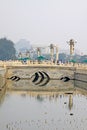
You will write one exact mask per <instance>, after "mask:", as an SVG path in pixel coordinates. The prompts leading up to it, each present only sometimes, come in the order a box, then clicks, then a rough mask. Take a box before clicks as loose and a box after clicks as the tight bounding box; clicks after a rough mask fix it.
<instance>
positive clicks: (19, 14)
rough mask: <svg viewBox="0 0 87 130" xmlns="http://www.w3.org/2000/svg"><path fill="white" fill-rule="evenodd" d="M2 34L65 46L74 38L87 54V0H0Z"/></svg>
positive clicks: (79, 47)
mask: <svg viewBox="0 0 87 130" xmlns="http://www.w3.org/2000/svg"><path fill="white" fill-rule="evenodd" d="M1 37H7V38H8V39H11V40H12V41H14V42H17V41H19V40H20V39H22V38H23V39H27V40H29V41H30V42H31V44H34V45H38V44H41V45H43V46H48V45H49V44H50V43H54V44H58V45H59V47H60V48H63V49H64V48H65V49H67V48H68V45H67V43H66V41H69V40H70V39H71V38H73V39H74V40H76V41H77V44H76V48H77V49H80V50H82V52H83V51H84V52H85V53H86V54H87V0H0V38H1Z"/></svg>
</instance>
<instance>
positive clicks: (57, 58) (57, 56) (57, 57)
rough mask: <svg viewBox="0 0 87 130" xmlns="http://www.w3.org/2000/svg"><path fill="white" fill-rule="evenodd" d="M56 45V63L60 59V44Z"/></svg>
mask: <svg viewBox="0 0 87 130" xmlns="http://www.w3.org/2000/svg"><path fill="white" fill-rule="evenodd" d="M55 47H56V64H57V62H58V60H59V55H58V46H55Z"/></svg>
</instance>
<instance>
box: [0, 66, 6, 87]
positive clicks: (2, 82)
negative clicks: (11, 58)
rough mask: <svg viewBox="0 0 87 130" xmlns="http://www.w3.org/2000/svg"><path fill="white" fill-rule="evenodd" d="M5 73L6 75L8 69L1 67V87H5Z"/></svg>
mask: <svg viewBox="0 0 87 130" xmlns="http://www.w3.org/2000/svg"><path fill="white" fill-rule="evenodd" d="M5 75H6V69H5V68H0V88H3V86H4V85H5V81H6V79H5Z"/></svg>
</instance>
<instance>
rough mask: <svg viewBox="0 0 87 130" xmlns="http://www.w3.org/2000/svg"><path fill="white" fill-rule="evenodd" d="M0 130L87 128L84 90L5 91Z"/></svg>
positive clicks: (82, 129) (2, 100) (79, 129)
mask: <svg viewBox="0 0 87 130" xmlns="http://www.w3.org/2000/svg"><path fill="white" fill-rule="evenodd" d="M0 130H87V93H86V92H85V93H84V91H83V92H82V91H77V90H74V91H72V92H67V91H61V92H54V93H53V92H29V91H13V90H7V91H6V93H5V95H4V96H3V97H2V98H1V100H0Z"/></svg>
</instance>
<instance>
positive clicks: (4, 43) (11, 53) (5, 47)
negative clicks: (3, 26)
mask: <svg viewBox="0 0 87 130" xmlns="http://www.w3.org/2000/svg"><path fill="white" fill-rule="evenodd" d="M15 55H16V50H15V48H14V43H13V42H12V41H11V40H7V39H6V38H2V39H0V60H14V59H15V58H16V56H15Z"/></svg>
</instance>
